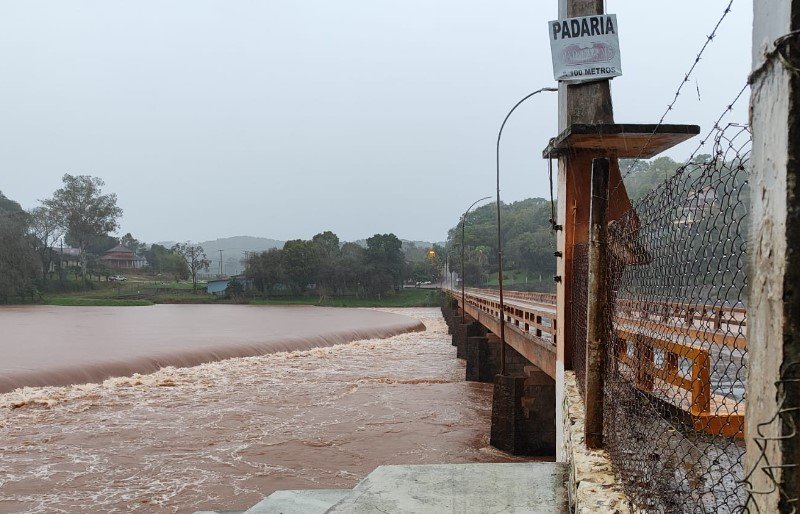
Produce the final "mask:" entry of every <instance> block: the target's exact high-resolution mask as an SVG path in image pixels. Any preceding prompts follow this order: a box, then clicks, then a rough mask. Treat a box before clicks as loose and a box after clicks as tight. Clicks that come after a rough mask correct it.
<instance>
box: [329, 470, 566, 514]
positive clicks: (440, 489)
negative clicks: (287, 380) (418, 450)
mask: <svg viewBox="0 0 800 514" xmlns="http://www.w3.org/2000/svg"><path fill="white" fill-rule="evenodd" d="M566 481H567V468H566V465H565V464H562V463H555V462H526V463H508V464H433V465H415V466H380V467H379V468H377V469H376V470H375V471H373V472H372V473H370V475H369V476H367V478H365V479H364V480H363V481H362V482H361V483H360V484H359V485H357V486H356V487H355V488H354V489H353V491H352V492H351V494H349V495H348V496H347V497H345V498H344V499H343V500H342V501H340V502H339V503H337V504H336V505H334V506H333V507H332V508H331V509H330V510H329V511H328V512H332V513H333V512H338V513H343V512H346V513H355V514H366V513H374V512H392V513H403V512H407V513H412V512H413V513H430V514H434V513H435V514H441V513H460V514H471V513H476V514H477V513H485V512H503V513H534V514H538V513H542V514H544V513H564V514H566V513H567V512H568V502H567V488H566Z"/></svg>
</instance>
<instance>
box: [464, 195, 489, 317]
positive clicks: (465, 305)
mask: <svg viewBox="0 0 800 514" xmlns="http://www.w3.org/2000/svg"><path fill="white" fill-rule="evenodd" d="M489 198H491V196H484V197H483V198H481V199H480V200H475V201H474V202H472V205H470V206H469V207H467V210H466V211H464V215H463V216H461V323H462V324H464V323H466V322H467V311H466V308H467V301H466V300H467V295H466V292H465V291H466V289H465V287H466V285H465V284H466V280H465V276H464V247H465V245H464V238H465V237H466V230H467V229H466V226H467V214H469V211H470V210H471V209H472V208H473V207H475V204H476V203H478V202H482V201H484V200H488V199H489Z"/></svg>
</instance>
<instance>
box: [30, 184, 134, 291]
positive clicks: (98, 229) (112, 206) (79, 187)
mask: <svg viewBox="0 0 800 514" xmlns="http://www.w3.org/2000/svg"><path fill="white" fill-rule="evenodd" d="M62 180H63V183H64V185H63V187H61V188H60V189H58V190H56V192H55V193H53V197H52V198H50V199H48V200H45V201H44V202H42V203H43V205H44V206H45V207H47V208H48V209H50V210H52V212H53V213H55V215H56V216H57V217H58V220H59V223H60V224H61V226H62V227H64V228H65V229H66V230H67V233H68V234H69V236H70V237H71V238H72V239H73V240H74V241H75V243H76V246H77V248H79V249H80V251H81V254H80V266H81V274H82V275H83V276H84V277H85V276H86V259H87V253H88V250H89V245H90V243H91V241H92V238H93V237H97V236H102V235H105V234H108V233H109V232H113V231H114V230H116V229H117V227H118V222H117V220H118V219H119V217H120V216H122V209H120V208H119V207H117V195H115V194H113V193H111V194H103V192H102V187H103V186H104V185H105V183H104V182H103V180H102V179H100V178H97V177H91V176H89V175H70V174H65V175H64V177H63V178H62Z"/></svg>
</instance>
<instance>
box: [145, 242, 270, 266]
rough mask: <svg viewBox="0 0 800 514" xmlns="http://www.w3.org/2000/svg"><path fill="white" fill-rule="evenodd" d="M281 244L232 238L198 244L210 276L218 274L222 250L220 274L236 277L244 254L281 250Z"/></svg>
mask: <svg viewBox="0 0 800 514" xmlns="http://www.w3.org/2000/svg"><path fill="white" fill-rule="evenodd" d="M283 243H284V241H279V240H277V239H269V238H266V237H253V236H233V237H221V238H219V239H214V240H212V241H200V242H199V243H198V244H199V245H200V246H202V247H203V250H205V252H206V255H207V256H208V259H209V260H210V261H211V266H209V273H210V274H212V275H216V274H217V273H219V270H220V266H219V257H220V253H219V251H220V250H222V273H223V274H224V275H236V274H238V273H241V272H242V271H244V264H242V260H244V256H245V252H263V251H266V250H269V249H270V248H283ZM158 244H160V245H164V246H166V247H170V246H172V245H174V244H175V241H159V242H158Z"/></svg>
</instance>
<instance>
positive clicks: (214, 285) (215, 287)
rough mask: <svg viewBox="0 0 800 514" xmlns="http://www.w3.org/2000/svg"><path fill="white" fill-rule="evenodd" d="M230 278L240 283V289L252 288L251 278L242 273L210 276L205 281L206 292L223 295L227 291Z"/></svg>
mask: <svg viewBox="0 0 800 514" xmlns="http://www.w3.org/2000/svg"><path fill="white" fill-rule="evenodd" d="M232 280H235V281H237V282H239V283H240V284H242V289H243V290H245V291H248V290H250V289H252V288H253V280H252V279H250V278H247V277H245V276H244V275H235V276H233V277H219V278H211V279H208V281H207V282H206V292H207V293H208V294H213V295H217V296H224V295H225V293H227V291H228V285H229V284H230V283H231V281H232Z"/></svg>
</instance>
